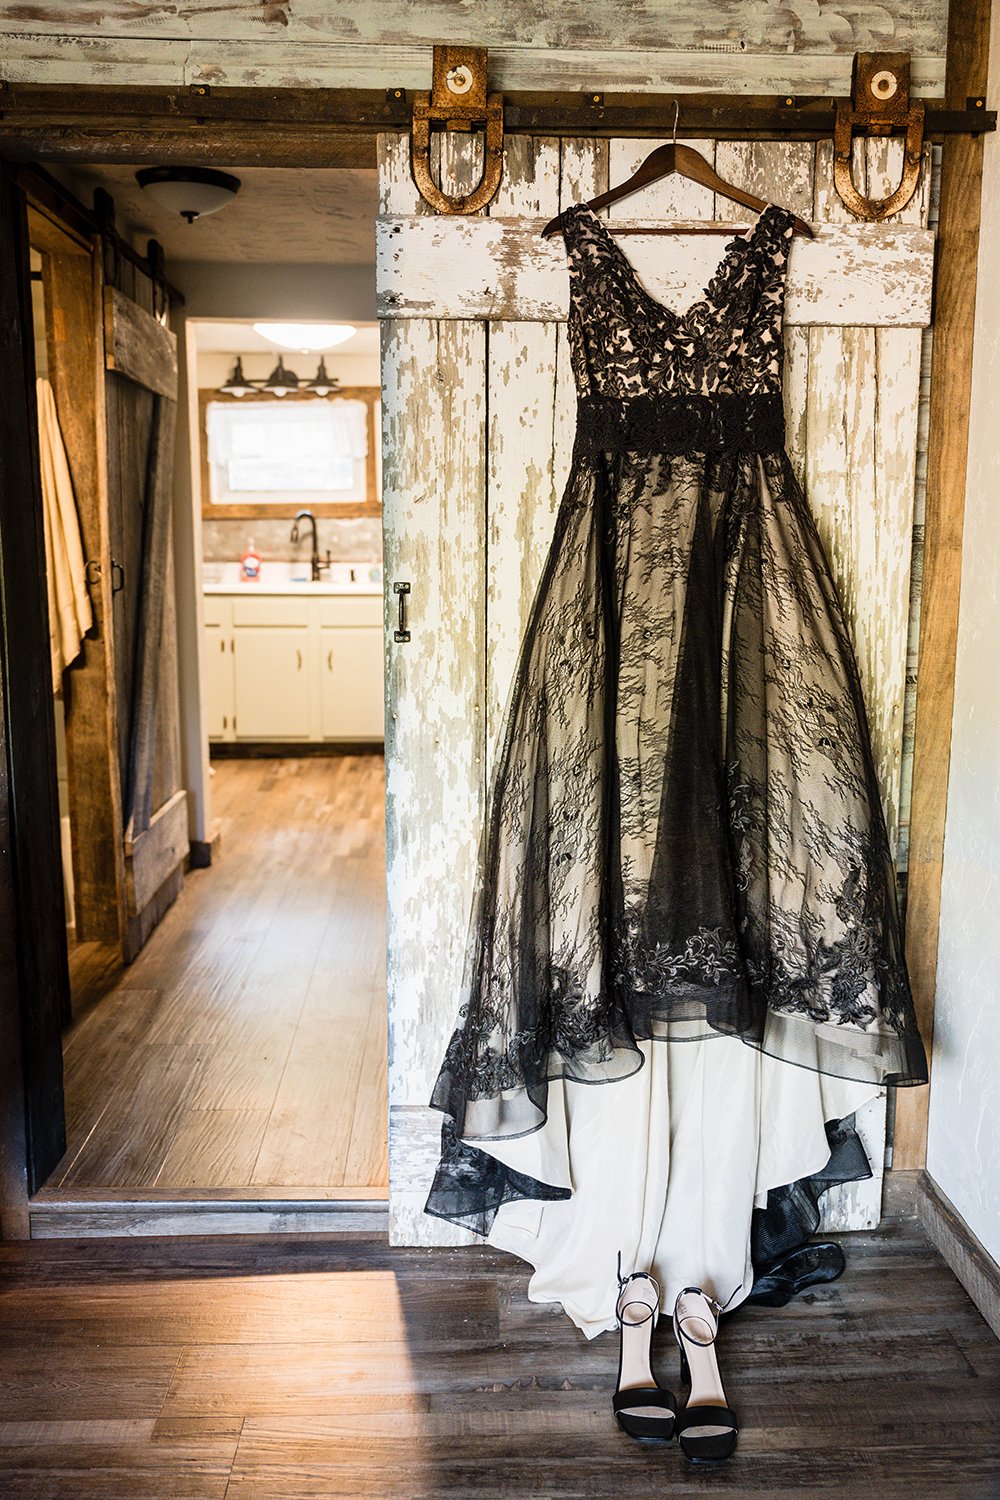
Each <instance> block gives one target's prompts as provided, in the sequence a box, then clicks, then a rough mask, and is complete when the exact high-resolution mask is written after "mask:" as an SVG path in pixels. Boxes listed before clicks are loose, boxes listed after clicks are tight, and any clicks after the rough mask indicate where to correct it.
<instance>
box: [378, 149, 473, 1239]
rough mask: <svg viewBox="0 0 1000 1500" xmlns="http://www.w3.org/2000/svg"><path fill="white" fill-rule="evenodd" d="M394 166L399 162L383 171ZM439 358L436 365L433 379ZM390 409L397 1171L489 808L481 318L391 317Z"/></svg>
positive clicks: (386, 417)
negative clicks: (401, 587)
mask: <svg viewBox="0 0 1000 1500" xmlns="http://www.w3.org/2000/svg"><path fill="white" fill-rule="evenodd" d="M396 161H397V166H398V167H399V168H400V169H401V168H402V166H403V162H402V161H400V160H399V159H398V157H397V159H396ZM389 171H390V168H389V166H388V165H387V166H386V167H385V168H384V175H386V174H388V173H389ZM406 171H407V175H408V172H409V168H408V163H407V164H406ZM398 190H399V191H400V192H402V191H403V183H402V182H400V183H398ZM413 191H414V192H415V189H414V190H413ZM428 371H434V372H435V374H436V378H433V379H430V380H429V379H428V378H427V376H428ZM382 411H383V525H384V543H385V577H386V601H387V602H386V612H387V613H386V628H387V632H388V641H389V648H388V651H387V655H386V702H387V713H386V820H387V822H386V845H387V902H388V924H389V925H388V955H387V989H388V996H389V1092H390V1175H392V1174H393V1170H394V1169H393V1158H394V1150H395V1149H398V1143H399V1141H400V1139H401V1138H402V1136H403V1133H404V1131H405V1129H406V1123H405V1121H406V1116H407V1114H408V1113H409V1112H410V1111H414V1112H415V1113H416V1114H417V1115H420V1116H422V1115H424V1114H428V1115H429V1114H430V1112H429V1111H428V1110H427V1109H426V1101H427V1098H428V1097H429V1094H430V1089H431V1085H432V1083H433V1079H434V1076H435V1075H436V1072H437V1068H438V1066H439V1064H440V1055H439V1054H440V1034H441V1026H442V1024H443V1020H442V1018H443V1015H444V1013H445V1011H447V1010H451V1011H454V1009H455V1006H456V1004H457V996H458V993H459V988H460V980H461V970H462V961H463V958H464V943H465V936H466V932H465V921H464V913H465V911H466V906H467V898H468V893H469V892H470V891H471V889H472V874H473V871H474V868H475V863H476V859H477V853H478V843H479V832H480V827H481V824H482V819H483V797H484V782H485V761H484V723H485V698H484V671H485V644H484V627H485V620H484V613H485V576H484V568H483V556H484V552H485V528H486V514H485V508H486V498H485V485H486V479H485V445H486V430H485V424H486V337H485V329H484V328H483V327H482V325H475V324H471V323H465V322H449V323H442V324H437V323H435V322H434V321H433V320H420V321H419V322H416V321H415V322H412V323H391V322H390V323H386V325H385V326H384V328H383V407H382ZM396 581H409V582H411V584H412V592H411V594H410V596H409V599H408V604H409V630H410V636H411V638H410V640H409V641H408V642H405V643H401V642H399V643H398V642H395V641H393V637H392V631H393V628H394V626H395V624H396V615H397V599H396V595H395V594H394V593H393V589H392V585H393V584H394V583H395V582H396ZM417 830H419V836H418V837H415V836H414V835H415V833H416V832H417ZM459 912H461V913H463V917H458V916H457V915H456V914H457V913H459ZM430 933H434V934H436V938H435V940H434V943H433V944H432V945H429V944H428V934H430ZM439 1125H440V1121H439V1120H438V1126H439ZM424 1164H425V1166H426V1156H425V1158H424ZM396 1184H397V1186H398V1189H399V1190H398V1192H397V1191H395V1189H394V1192H393V1196H392V1217H393V1231H392V1232H393V1234H394V1235H397V1236H404V1237H406V1236H408V1235H410V1234H412V1232H413V1225H414V1224H416V1223H418V1222H419V1219H420V1217H421V1210H422V1206H423V1195H424V1193H425V1192H426V1180H425V1178H424V1177H422V1176H415V1175H414V1174H407V1175H406V1176H405V1177H401V1176H399V1175H398V1174H397V1176H396ZM417 1200H419V1201H417Z"/></svg>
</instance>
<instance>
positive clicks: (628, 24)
mask: <svg viewBox="0 0 1000 1500" xmlns="http://www.w3.org/2000/svg"><path fill="white" fill-rule="evenodd" d="M944 16H945V13H944V10H943V8H942V6H941V4H940V3H939V0H916V3H914V5H913V6H912V8H911V9H909V10H908V11H907V13H906V25H905V30H903V31H899V32H897V30H896V27H895V26H894V25H893V23H892V21H891V20H890V19H889V17H888V16H887V15H886V12H885V10H884V8H881V7H879V6H878V5H877V4H875V3H872V0H867V3H866V0H860V3H858V4H854V5H851V6H850V7H848V8H847V10H846V11H845V13H844V14H843V15H841V16H838V22H839V24H838V25H837V26H836V27H832V26H831V25H830V23H829V21H828V20H827V19H825V18H824V17H823V16H822V15H820V14H817V13H816V12H815V11H814V10H813V8H812V7H811V6H809V5H808V4H802V3H801V0H797V3H795V4H792V5H789V6H788V7H787V8H786V9H785V10H783V11H782V13H781V15H780V17H777V18H774V17H770V16H764V15H762V14H761V12H760V10H759V9H758V8H757V7H756V6H755V5H754V4H753V0H708V3H707V4H704V5H702V6H700V7H698V8H697V9H696V10H695V9H692V10H679V11H678V12H677V13H676V14H671V16H670V21H669V29H670V41H671V43H672V45H673V46H675V47H677V48H681V47H689V46H696V47H701V48H705V49H708V48H709V47H711V46H715V47H721V48H724V49H727V50H728V51H730V52H731V53H732V54H734V55H735V54H737V53H738V52H739V51H740V50H741V49H740V48H739V46H738V44H737V43H736V42H735V41H734V37H738V38H739V39H740V41H741V42H742V43H743V45H744V46H745V47H746V48H759V47H761V46H765V45H766V46H767V47H769V48H770V49H771V50H773V51H775V52H777V51H781V50H784V49H787V50H789V51H807V50H814V49H819V50H825V49H827V48H830V47H831V45H833V46H834V47H836V48H837V49H838V50H841V51H843V52H851V51H853V50H854V49H855V48H856V47H861V46H866V47H870V48H871V47H876V46H878V47H883V48H885V47H888V46H889V45H890V43H891V42H892V41H893V40H894V39H895V40H896V41H898V43H899V45H902V44H903V42H904V41H905V42H909V43H910V46H911V50H913V51H914V52H917V51H921V50H935V49H937V50H943V46H944ZM69 20H71V21H72V28H73V31H74V32H75V33H77V34H79V35H88V36H95V37H100V36H107V37H110V38H112V39H115V40H117V39H119V38H121V37H123V36H124V37H127V36H130V35H131V36H135V37H137V38H139V39H141V40H149V41H153V40H156V39H168V40H180V39H184V40H190V41H194V40H196V39H199V38H202V39H205V40H211V41H216V40H222V39H229V40H233V41H251V40H253V39H257V40H267V41H270V42H272V43H274V44H276V45H282V44H285V43H294V42H308V43H314V42H320V41H328V42H339V43H344V42H347V43H350V44H358V43H369V44H371V45H378V44H379V43H380V42H382V41H383V40H384V39H385V38H387V37H391V38H392V39H393V41H394V42H395V43H396V44H397V45H398V44H399V43H401V42H403V41H405V42H407V43H409V44H410V45H411V46H420V47H428V46H432V45H433V44H434V43H435V42H436V41H439V40H440V38H441V37H442V36H447V37H448V38H449V39H450V40H451V41H453V42H455V43H467V44H473V45H478V46H483V47H490V48H491V49H492V48H494V47H502V46H503V45H504V43H507V44H508V45H509V44H510V43H511V41H512V40H513V38H512V36H511V32H512V30H516V33H517V36H516V44H517V46H518V47H519V48H539V49H550V48H557V49H558V48H566V47H570V48H573V49H583V50H590V49H591V48H594V49H598V50H599V49H600V48H601V47H602V46H603V45H604V44H605V43H606V41H607V38H608V34H609V32H608V23H609V22H611V21H614V22H615V25H614V30H613V35H614V38H615V41H616V43H617V45H618V49H619V50H621V51H626V50H629V49H635V50H637V51H639V52H647V51H648V50H649V49H650V48H655V47H656V45H657V43H658V42H661V41H663V40H664V29H665V23H664V15H663V9H662V6H661V5H660V4H659V3H658V0H633V3H632V4H631V5H629V7H628V8H627V10H625V11H619V9H618V8H617V7H616V6H614V5H613V4H609V3H608V0H592V3H589V4H588V3H587V0H565V3H564V4H563V5H561V6H560V7H559V9H558V11H556V12H553V11H552V9H551V8H550V7H548V6H546V5H545V4H543V3H541V0H513V3H510V0H508V3H506V4H505V3H503V0H484V3H482V4H480V5H479V6H477V8H476V12H475V14H474V15H470V14H469V11H468V7H467V6H466V5H465V4H464V3H463V0H438V3H437V4H436V5H435V7H434V11H433V15H432V14H430V13H427V12H424V11H421V10H419V9H415V8H414V7H413V6H412V5H411V4H409V3H408V0H382V3H381V4H379V5H377V6H361V7H358V8H357V9H356V11H355V12H352V14H351V16H350V17H349V18H348V17H346V16H344V15H341V14H340V13H339V12H338V11H336V10H331V9H330V6H329V5H328V4H327V0H295V5H294V7H291V6H288V5H286V4H282V3H279V4H273V5H262V6H256V7H254V8H253V9H248V8H247V6H246V5H245V3H243V0H228V3H226V0H223V3H220V4H215V5H211V6H208V7H205V6H200V5H192V4H190V3H182V0H166V3H163V4H159V5H156V6H147V7H145V9H144V11H143V12H142V13H141V14H138V15H137V14H136V7H135V0H76V3H75V4H74V5H73V7H72V16H71V17H68V16H67V14H66V4H65V0H28V3H25V0H4V3H3V4H2V5H0V27H2V28H3V29H4V30H13V29H15V28H17V29H25V30H28V29H30V30H31V31H34V32H37V33H39V34H46V33H47V34H51V35H55V36H63V35H65V34H66V33H67V31H69V27H68V25H67V22H68V21H69Z"/></svg>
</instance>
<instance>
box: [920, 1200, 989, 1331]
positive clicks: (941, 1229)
mask: <svg viewBox="0 0 1000 1500" xmlns="http://www.w3.org/2000/svg"><path fill="white" fill-rule="evenodd" d="M917 1216H918V1218H919V1220H920V1223H921V1226H922V1228H923V1231H924V1233H925V1234H926V1236H927V1238H928V1239H929V1240H930V1242H931V1244H932V1245H933V1246H934V1248H935V1249H936V1250H938V1251H940V1253H941V1255H942V1256H943V1257H944V1259H945V1260H946V1261H947V1262H948V1265H949V1266H950V1267H951V1269H952V1270H953V1271H954V1273H955V1275H956V1276H957V1277H958V1279H959V1281H960V1282H961V1283H962V1285H963V1286H964V1287H965V1290H966V1291H967V1292H968V1294H969V1296H970V1297H971V1298H972V1300H973V1302H974V1303H975V1304H976V1306H977V1307H978V1308H979V1311H980V1312H981V1313H982V1315H983V1317H984V1318H985V1319H986V1321H987V1323H988V1324H989V1325H990V1327H991V1328H992V1329H993V1332H994V1333H995V1334H996V1336H997V1338H1000V1266H998V1265H997V1263H996V1261H995V1260H994V1259H993V1257H992V1255H991V1254H990V1253H989V1251H988V1250H987V1249H986V1247H985V1245H983V1244H982V1243H981V1241H980V1240H978V1239H977V1238H976V1236H975V1235H974V1234H973V1232H972V1230H971V1229H970V1228H969V1226H968V1224H966V1222H965V1220H964V1219H963V1218H962V1216H961V1214H960V1213H959V1212H958V1210H957V1209H956V1208H955V1206H954V1204H952V1203H949V1201H948V1199H947V1198H946V1197H945V1195H944V1193H942V1191H941V1189H940V1188H939V1187H938V1185H937V1183H936V1182H935V1181H934V1179H933V1178H932V1177H929V1176H928V1175H927V1173H926V1172H921V1173H920V1174H919V1179H918V1182H917Z"/></svg>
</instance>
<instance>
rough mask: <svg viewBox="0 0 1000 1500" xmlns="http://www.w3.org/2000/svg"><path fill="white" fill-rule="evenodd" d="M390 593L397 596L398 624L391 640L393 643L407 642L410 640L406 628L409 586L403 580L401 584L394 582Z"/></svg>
mask: <svg viewBox="0 0 1000 1500" xmlns="http://www.w3.org/2000/svg"><path fill="white" fill-rule="evenodd" d="M392 591H393V593H394V594H397V595H398V596H399V624H398V625H397V627H396V629H395V630H394V631H393V632H392V638H393V640H394V641H408V640H409V639H410V632H409V630H407V628H406V600H407V597H408V595H409V592H410V585H409V583H408V582H406V581H405V580H404V581H403V582H402V583H400V582H396V583H394V584H393V586H392Z"/></svg>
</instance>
